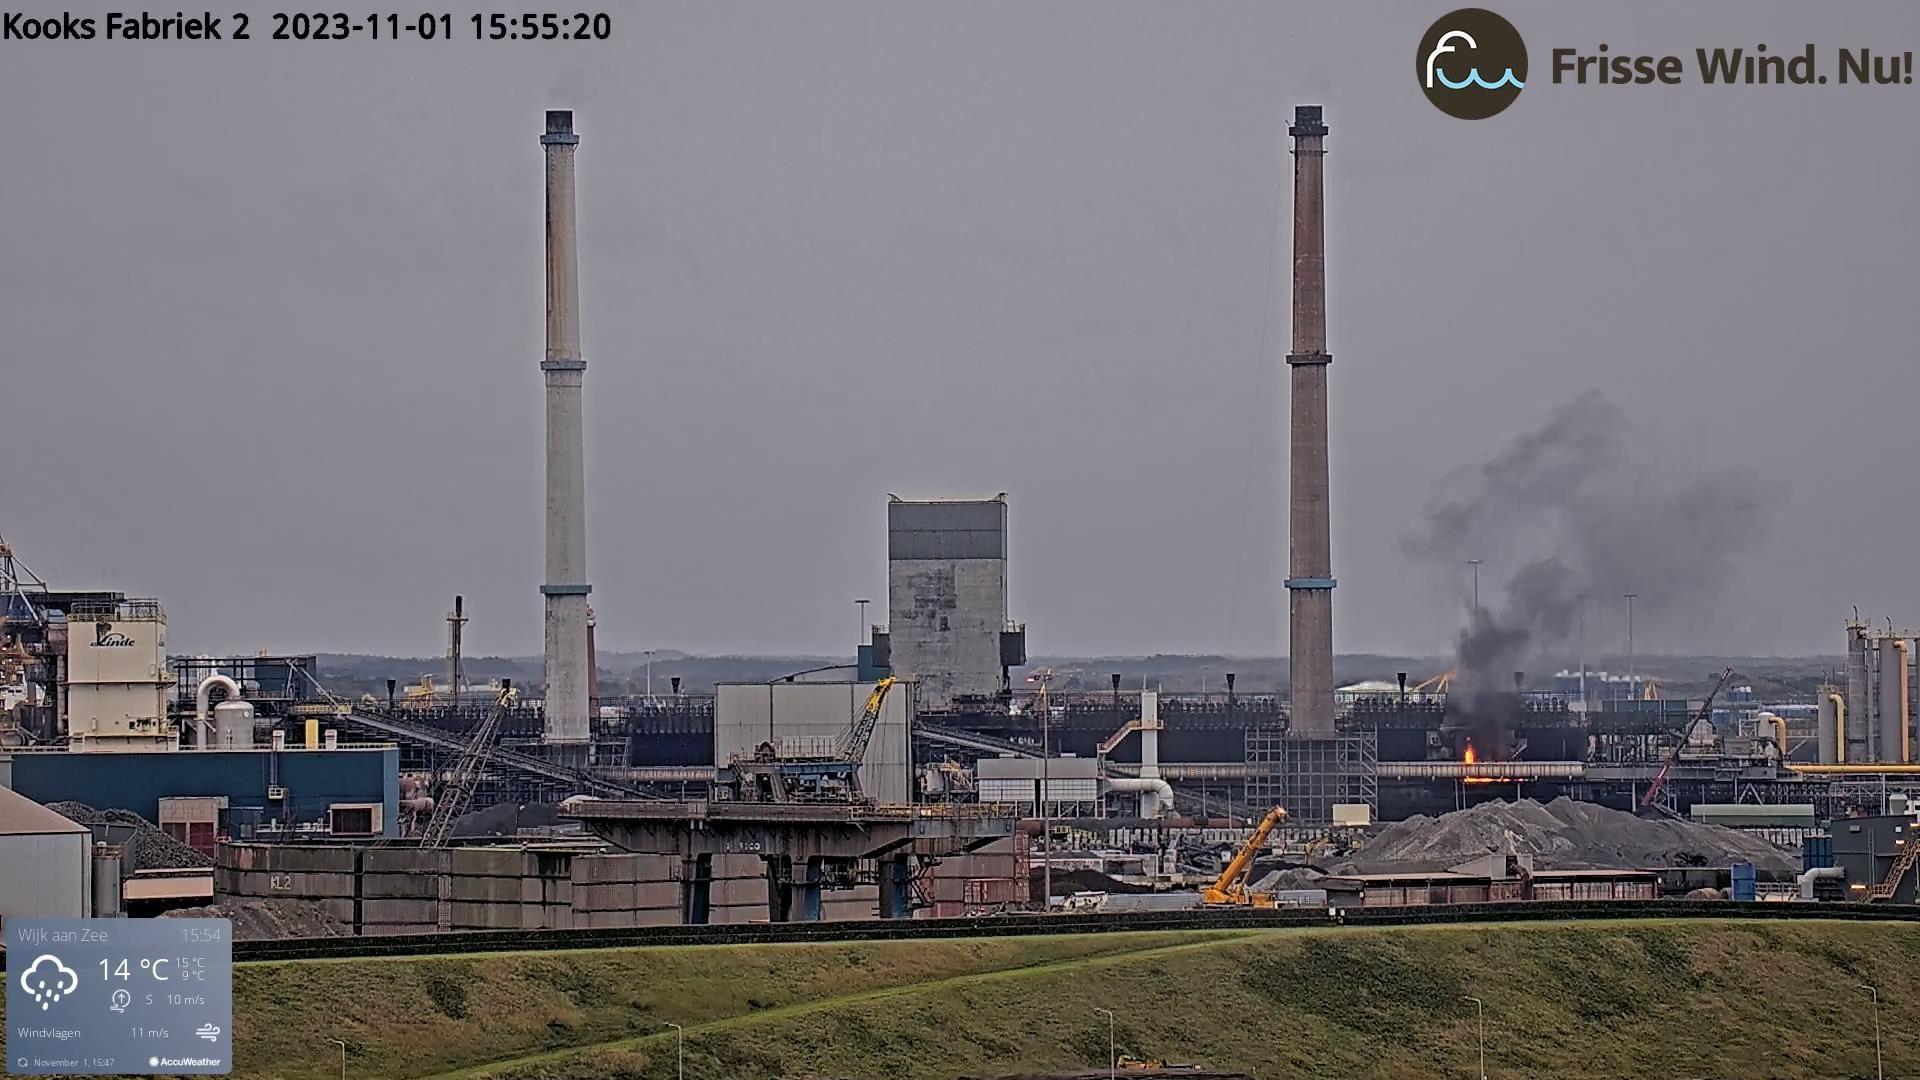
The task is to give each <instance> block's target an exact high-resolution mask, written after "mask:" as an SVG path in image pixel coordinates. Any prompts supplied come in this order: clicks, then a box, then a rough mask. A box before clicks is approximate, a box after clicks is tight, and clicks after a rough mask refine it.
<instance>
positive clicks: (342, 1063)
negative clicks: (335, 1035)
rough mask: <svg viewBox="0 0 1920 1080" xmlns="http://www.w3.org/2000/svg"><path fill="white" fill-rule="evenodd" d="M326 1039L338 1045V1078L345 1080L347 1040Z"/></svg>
mask: <svg viewBox="0 0 1920 1080" xmlns="http://www.w3.org/2000/svg"><path fill="white" fill-rule="evenodd" d="M327 1041H328V1042H330V1043H334V1044H337V1045H338V1046H339V1047H340V1080H347V1040H345V1039H328V1040H327Z"/></svg>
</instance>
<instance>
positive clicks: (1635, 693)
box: [1626, 593, 1640, 712]
mask: <svg viewBox="0 0 1920 1080" xmlns="http://www.w3.org/2000/svg"><path fill="white" fill-rule="evenodd" d="M1626 595H1627V696H1628V697H1630V698H1632V699H1633V703H1634V704H1633V708H1634V711H1635V712H1638V711H1639V710H1640V689H1639V687H1638V686H1637V685H1636V684H1635V683H1634V679H1633V601H1634V598H1636V597H1638V596H1639V595H1640V594H1639V593H1628V594H1626Z"/></svg>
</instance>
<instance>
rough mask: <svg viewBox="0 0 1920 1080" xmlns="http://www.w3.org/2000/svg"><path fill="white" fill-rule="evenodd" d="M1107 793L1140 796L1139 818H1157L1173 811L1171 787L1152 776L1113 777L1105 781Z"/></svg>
mask: <svg viewBox="0 0 1920 1080" xmlns="http://www.w3.org/2000/svg"><path fill="white" fill-rule="evenodd" d="M1106 785H1107V790H1108V791H1117V792H1120V793H1122V794H1137V795H1139V796H1140V816H1141V817H1143V818H1154V817H1159V816H1161V815H1162V814H1165V813H1167V812H1168V811H1170V810H1172V809H1173V785H1172V784H1169V783H1167V782H1166V781H1165V780H1162V779H1160V778H1158V777H1154V776H1115V777H1111V778H1109V779H1108V780H1106Z"/></svg>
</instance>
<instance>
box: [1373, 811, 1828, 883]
mask: <svg viewBox="0 0 1920 1080" xmlns="http://www.w3.org/2000/svg"><path fill="white" fill-rule="evenodd" d="M1509 842H1511V843H1512V845H1513V850H1514V851H1516V852H1521V853H1531V854H1532V855H1533V856H1534V865H1535V866H1536V867H1538V868H1539V869H1542V870H1591V869H1610V868H1616V867H1623V868H1646V867H1656V866H1726V865H1728V864H1730V863H1735V862H1750V863H1752V864H1753V865H1754V868H1755V869H1756V870H1758V871H1760V872H1761V873H1763V874H1765V873H1768V872H1771V873H1772V874H1773V875H1774V876H1775V877H1783V876H1791V875H1793V874H1795V873H1797V872H1798V871H1799V869H1800V867H1799V860H1798V859H1797V858H1795V857H1793V856H1790V855H1789V854H1788V853H1786V852H1784V851H1782V850H1780V849H1779V848H1777V847H1775V846H1773V845H1772V844H1770V843H1768V842H1767V841H1766V840H1764V839H1762V838H1761V837H1759V836H1757V835H1754V834H1752V833H1744V832H1740V831H1739V830H1737V829H1729V828H1725V827H1723V826H1720V825H1706V824H1701V823H1698V822H1692V821H1676V820H1674V819H1672V818H1643V817H1638V816H1636V815H1633V814H1629V813H1627V812H1625V811H1622V810H1612V809H1609V808H1607V807H1604V806H1601V805H1599V804H1597V803H1588V802H1575V801H1574V800H1572V799H1569V798H1566V797H1564V796H1563V797H1561V798H1558V799H1555V800H1553V801H1552V802H1550V803H1540V802H1536V801H1534V800H1532V799H1523V800H1520V801H1519V802H1484V803H1481V804H1480V805H1478V806H1473V807H1469V808H1468V809H1465V810H1456V811H1454V812H1453V813H1451V814H1442V815H1441V816H1440V817H1437V818H1430V817H1424V816H1420V817H1411V818H1408V819H1406V820H1405V821H1396V822H1394V823H1393V824H1391V825H1387V826H1385V827H1383V828H1381V829H1380V831H1379V832H1377V833H1375V834H1374V835H1373V837H1372V839H1370V840H1368V841H1367V844H1366V846H1365V847H1363V848H1361V849H1360V850H1359V851H1357V852H1355V853H1354V859H1353V861H1352V862H1350V863H1347V864H1345V865H1343V866H1341V867H1339V868H1338V870H1339V871H1340V872H1347V873H1354V872H1358V873H1369V874H1371V873H1390V872H1394V871H1399V870H1417V871H1431V870H1444V869H1446V868H1447V867H1450V866H1457V865H1459V864H1460V863H1463V862H1466V861H1467V860H1469V859H1476V858H1479V857H1480V856H1482V855H1485V854H1486V853H1488V852H1489V851H1497V850H1503V849H1504V848H1505V847H1506V845H1507V844H1508V843H1509Z"/></svg>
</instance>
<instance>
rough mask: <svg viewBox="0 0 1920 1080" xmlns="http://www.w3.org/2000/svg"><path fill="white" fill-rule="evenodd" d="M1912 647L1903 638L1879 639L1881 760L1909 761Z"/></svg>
mask: <svg viewBox="0 0 1920 1080" xmlns="http://www.w3.org/2000/svg"><path fill="white" fill-rule="evenodd" d="M1911 658H1912V646H1910V645H1909V644H1907V642H1906V640H1905V639H1903V638H1882V639H1881V640H1880V760H1881V761H1886V762H1898V763H1905V762H1906V761H1908V760H1909V746H1908V736H1907V732H1908V726H1907V724H1908V717H1909V713H1910V712H1911V709H1912V697H1911V690H1910V687H1909V684H1908V679H1909V676H1908V667H1907V665H1908V664H1909V663H1911Z"/></svg>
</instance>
